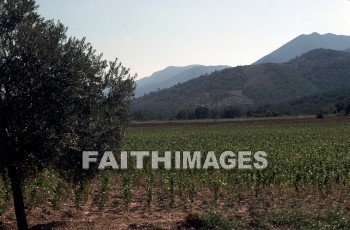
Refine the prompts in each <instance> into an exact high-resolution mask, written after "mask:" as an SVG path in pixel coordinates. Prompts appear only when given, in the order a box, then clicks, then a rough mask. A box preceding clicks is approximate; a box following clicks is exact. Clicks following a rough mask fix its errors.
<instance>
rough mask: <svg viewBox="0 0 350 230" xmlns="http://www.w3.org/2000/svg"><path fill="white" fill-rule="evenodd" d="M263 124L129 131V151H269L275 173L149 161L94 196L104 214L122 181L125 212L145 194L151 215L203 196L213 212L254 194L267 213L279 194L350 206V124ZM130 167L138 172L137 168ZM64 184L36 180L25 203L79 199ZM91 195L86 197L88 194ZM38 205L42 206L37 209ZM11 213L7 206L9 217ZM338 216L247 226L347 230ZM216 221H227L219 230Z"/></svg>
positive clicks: (285, 214)
mask: <svg viewBox="0 0 350 230" xmlns="http://www.w3.org/2000/svg"><path fill="white" fill-rule="evenodd" d="M334 119H335V118H334ZM338 119H339V118H338ZM261 121H262V122H261V123H255V124H256V125H255V126H253V125H247V123H240V122H238V123H235V125H228V126H216V125H211V126H209V125H203V126H193V125H192V126H184V127H182V125H181V124H179V126H175V127H171V128H168V127H166V126H165V127H159V126H158V127H156V126H155V127H152V126H151V127H149V128H131V129H129V130H128V131H127V136H126V139H125V146H124V148H123V149H124V150H129V151H130V150H135V149H142V150H149V151H152V150H158V151H159V152H162V151H166V150H169V151H173V152H174V151H179V150H188V151H192V152H193V151H194V150H198V151H201V152H203V153H207V152H208V151H215V153H216V154H220V153H221V152H223V151H225V150H232V151H233V152H235V153H237V152H238V151H240V150H250V151H253V152H254V151H258V150H264V151H266V152H267V153H268V168H267V169H265V170H262V171H259V170H252V171H251V170H247V171H245V170H237V169H233V170H224V169H221V170H215V171H214V170H212V169H208V170H207V171H203V170H175V169H174V170H165V169H160V170H151V169H150V168H149V167H150V164H151V161H150V159H148V158H146V159H145V164H146V165H147V167H146V168H145V169H143V170H137V169H132V168H131V169H128V171H111V172H108V173H107V174H103V175H101V177H100V179H99V180H95V181H94V183H95V187H97V188H99V189H97V190H96V189H95V191H96V194H97V197H99V198H98V199H97V200H98V204H99V208H100V209H101V210H103V209H104V208H105V206H106V203H107V202H108V200H111V199H114V198H113V197H111V196H110V195H109V193H110V192H112V191H113V188H112V187H111V186H112V184H115V181H120V183H117V186H116V187H114V189H117V190H120V191H121V194H122V199H123V202H124V204H123V203H120V204H119V205H121V206H124V207H125V209H126V210H128V208H129V206H130V204H131V203H132V202H134V201H135V200H134V199H135V198H134V195H135V193H136V192H138V191H144V192H143V193H142V194H144V195H143V200H144V207H145V209H146V208H148V209H150V207H151V206H152V205H155V204H156V203H159V202H164V203H165V204H166V205H167V206H168V207H169V208H171V207H174V206H175V207H176V206H177V205H179V203H183V202H185V203H188V204H189V205H191V204H193V203H194V202H195V201H198V200H201V199H203V197H202V196H201V195H203V193H204V194H205V199H206V200H207V201H208V202H209V204H210V207H211V208H212V209H214V210H215V207H217V205H218V203H219V202H223V201H225V202H236V201H237V200H240V199H243V198H242V197H244V196H247V194H248V196H249V197H252V199H257V200H255V201H254V207H255V206H259V207H260V206H261V207H264V208H263V209H264V210H265V209H266V208H268V207H270V206H268V207H267V206H265V205H264V203H261V202H264V197H265V198H266V197H268V196H269V195H267V194H270V193H273V197H274V199H276V198H277V197H278V196H282V195H283V194H284V195H285V194H286V193H296V194H303V193H305V192H309V193H311V197H312V194H315V192H313V191H317V192H318V191H320V192H321V193H322V194H331V191H332V190H333V188H335V189H336V190H337V191H344V192H341V193H339V194H337V195H334V194H333V195H332V200H334V199H336V200H337V199H340V200H342V199H347V197H348V195H347V193H346V191H348V188H349V186H350V184H349V181H350V165H349V162H350V156H349V154H347V153H348V150H349V148H350V145H349V143H348V141H347V140H348V139H349V138H350V123H349V121H348V120H347V119H340V121H337V119H335V120H334V122H329V121H328V120H327V119H326V120H325V121H323V122H321V123H320V122H318V121H317V120H316V118H309V120H308V123H306V124H305V123H301V124H295V123H298V121H297V120H295V121H292V123H280V124H279V123H278V119H277V120H275V121H274V120H271V121H274V123H273V124H270V123H266V124H265V123H264V122H263V121H265V120H264V119H262V120H261ZM266 121H269V120H266ZM326 121H327V122H326ZM331 121H332V120H331ZM293 123H294V124H293ZM194 140H195V141H194ZM130 164H131V165H133V162H130ZM40 178H42V179H40ZM58 178H61V176H60V174H57V173H55V172H54V171H52V170H50V171H49V173H48V174H47V175H46V176H45V175H44V176H42V177H39V178H38V177H37V179H36V180H27V181H26V182H25V187H26V188H28V189H26V190H25V191H26V192H25V194H24V195H25V200H28V201H30V202H29V203H30V204H31V205H32V206H33V207H35V206H37V205H39V204H40V203H44V201H45V200H54V199H57V197H61V199H66V198H64V197H67V196H69V194H72V192H67V190H68V191H70V190H71V189H72V187H71V186H69V184H64V185H62V184H61V183H62V182H63V180H58ZM65 183H66V182H65ZM3 186H5V184H3ZM119 186H121V187H119ZM3 188H6V186H5V187H3ZM1 191H6V189H1ZM161 191H162V192H161ZM91 192H92V190H91V189H87V194H90V195H89V196H91ZM160 192H161V193H160ZM84 193H85V192H84V191H83V190H82V191H81V194H84ZM86 196H88V195H83V196H82V198H81V200H82V201H81V202H84V201H83V200H84V199H86V198H84V197H86ZM294 196H296V195H294ZM301 196H302V195H301ZM338 196H339V197H338ZM1 198H2V200H3V201H4V200H6V199H7V198H6V195H5V192H4V194H3V195H1ZM38 199H40V200H41V201H40V202H37V200H38ZM231 199H232V200H231ZM249 199H250V198H249ZM111 202H112V201H111ZM252 202H253V201H252ZM265 202H267V201H265ZM271 202H273V201H271ZM291 202H292V203H293V202H296V201H294V200H292V201H291ZM2 203H4V202H2ZM27 203H28V202H27ZM0 204H1V202H0ZM51 205H52V207H53V206H54V205H55V203H54V202H51ZM7 208H8V207H6V206H2V209H3V210H6V209H7ZM332 208H334V207H332ZM336 208H337V209H338V211H339V215H337V216H335V215H331V214H327V213H323V212H322V213H314V212H315V210H314V209H313V210H312V212H311V213H313V214H310V213H309V211H311V210H308V209H306V210H303V211H302V213H292V212H291V210H289V209H288V208H287V209H286V210H287V211H282V210H280V209H274V208H272V207H270V208H269V209H268V210H269V212H267V213H266V212H265V211H264V212H263V211H261V212H260V211H259V212H258V213H256V214H254V216H253V217H250V218H254V220H250V221H248V222H249V224H252V223H251V221H253V222H254V223H255V224H259V225H260V224H261V225H262V226H266V225H267V226H275V227H278V226H280V227H285V228H290V227H296V228H298V226H300V224H302V223H304V224H303V225H305V226H310V228H311V227H312V226H321V225H326V224H327V225H329V226H340V228H343V229H346V228H347V226H349V223H348V222H347V221H345V220H346V218H349V217H350V216H349V215H350V213H349V212H348V210H347V209H343V208H342V206H337V207H336ZM314 214H317V215H316V216H315V215H314ZM203 218H204V219H205V220H204V222H203V223H205V224H206V226H211V227H212V226H214V225H215V223H217V224H219V223H220V224H222V226H236V227H237V226H238V227H237V228H239V226H241V224H248V223H247V222H244V221H243V220H238V219H235V220H233V219H228V220H226V219H225V218H226V217H222V216H220V214H215V213H209V214H208V215H207V216H205V217H203ZM223 218H224V219H223ZM344 218H345V219H344ZM217 220H220V221H219V222H216V221H217ZM343 220H344V221H343ZM242 221H243V222H244V223H243V222H242ZM203 226H204V225H203ZM211 227H208V228H211ZM228 228H229V227H228ZM244 228H247V226H245V227H244Z"/></svg>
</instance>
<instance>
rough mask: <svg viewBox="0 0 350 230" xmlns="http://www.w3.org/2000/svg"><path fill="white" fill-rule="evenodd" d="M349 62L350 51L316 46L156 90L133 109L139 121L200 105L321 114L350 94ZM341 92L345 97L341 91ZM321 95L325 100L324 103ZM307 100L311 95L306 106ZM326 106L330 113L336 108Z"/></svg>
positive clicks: (133, 105)
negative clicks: (291, 56) (296, 54)
mask: <svg viewBox="0 0 350 230" xmlns="http://www.w3.org/2000/svg"><path fill="white" fill-rule="evenodd" d="M349 66H350V53H346V52H341V51H334V50H324V49H318V50H313V51H310V52H308V53H306V54H304V55H302V56H300V57H297V58H295V59H293V60H291V61H289V62H287V63H283V64H272V63H268V64H259V65H250V66H239V67H235V68H229V69H224V70H221V71H216V72H214V73H212V74H210V75H206V76H201V77H199V78H196V79H193V80H190V81H188V82H185V83H183V84H179V85H176V86H174V87H172V88H170V89H164V90H160V91H158V92H154V93H150V94H148V95H146V96H144V97H141V98H136V99H135V100H134V101H133V103H132V106H131V111H132V115H133V117H135V118H136V119H139V120H150V119H155V120H157V119H174V118H176V117H177V115H181V116H179V117H183V116H182V114H183V113H184V112H186V111H188V112H190V113H191V112H193V111H195V109H196V108H198V107H205V108H208V109H209V110H213V111H215V110H216V111H219V113H223V111H224V110H225V108H228V107H236V108H239V109H240V110H241V111H242V113H243V114H246V113H247V112H248V111H249V110H254V111H256V112H255V113H256V114H261V113H267V112H268V111H270V112H271V113H273V112H276V113H279V114H303V113H304V114H305V113H312V114H315V113H317V112H319V111H315V109H316V108H319V105H322V107H326V106H332V103H333V102H331V100H332V97H333V98H334V97H338V98H340V97H343V96H345V97H346V98H350V94H349V91H348V90H347V91H346V89H348V88H349V87H350V78H349V75H350V67H349ZM337 91H339V92H337ZM340 91H341V95H340V94H338V93H340ZM332 95H333V96H332ZM319 98H324V101H322V100H319ZM304 99H307V101H305V104H303V103H304V102H303V101H304ZM341 100H342V99H341ZM341 100H339V101H341ZM295 102H299V104H301V105H296V103H295ZM269 107H270V108H269ZM309 107H311V108H309ZM308 108H309V109H308ZM325 109H327V111H329V109H330V108H325ZM259 110H260V111H259ZM179 112H181V114H179ZM188 112H187V113H188ZM188 117H189V116H188ZM209 117H211V116H209ZM219 117H220V115H219ZM221 117H222V116H221Z"/></svg>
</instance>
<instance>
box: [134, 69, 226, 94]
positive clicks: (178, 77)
mask: <svg viewBox="0 0 350 230" xmlns="http://www.w3.org/2000/svg"><path fill="white" fill-rule="evenodd" d="M229 67H230V66H224V65H219V66H203V65H189V66H181V67H176V66H169V67H167V68H165V69H163V70H160V71H158V72H155V73H153V74H152V75H151V76H149V77H145V78H142V79H140V80H138V81H136V90H135V97H140V96H143V95H145V94H147V93H150V92H153V91H157V90H161V89H165V88H169V87H171V86H173V85H176V84H178V83H182V82H186V81H188V80H190V79H193V78H197V77H199V76H200V75H204V74H210V73H212V72H213V71H216V70H222V69H225V68H229Z"/></svg>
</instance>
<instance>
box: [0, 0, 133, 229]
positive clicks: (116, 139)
mask: <svg viewBox="0 0 350 230" xmlns="http://www.w3.org/2000/svg"><path fill="white" fill-rule="evenodd" d="M36 9H37V6H36V4H35V1H33V0H23V1H16V0H0V112H1V113H0V170H1V172H2V173H4V174H8V176H9V177H10V180H11V185H12V189H13V190H16V191H13V192H14V201H15V209H16V215H17V221H21V220H20V219H23V214H24V207H20V206H23V201H20V200H21V199H23V198H22V197H21V196H22V195H21V191H20V188H21V185H22V183H23V182H24V181H25V180H26V179H30V176H31V175H33V174H35V173H37V172H39V171H41V170H43V169H44V168H47V167H53V168H57V169H59V172H61V173H62V175H64V176H65V178H66V179H69V180H73V181H82V180H84V179H89V178H91V177H92V176H94V174H95V173H96V170H90V171H83V170H82V167H81V152H82V151H83V150H93V149H94V150H101V151H103V150H107V149H108V150H111V149H118V148H120V146H121V143H122V142H121V140H122V137H123V133H124V129H125V126H126V124H127V121H128V117H127V109H128V106H129V103H130V101H131V98H132V96H133V90H134V88H135V86H134V77H131V76H130V74H129V70H128V69H127V68H125V67H123V66H122V65H121V64H120V63H119V62H118V61H117V60H115V61H113V62H107V61H105V60H103V59H102V55H97V54H96V52H95V50H94V49H93V47H92V46H91V44H89V43H87V42H86V41H85V39H81V40H80V39H77V38H71V37H70V38H68V37H67V36H66V31H67V28H66V27H64V26H63V25H62V24H61V23H60V22H54V21H53V20H50V21H48V20H45V19H44V18H42V17H41V16H39V15H38V14H37V12H36ZM21 203H22V204H21ZM20 212H22V216H21V214H20ZM24 215H25V214H24ZM18 226H19V228H26V227H27V226H26V221H25V220H22V222H21V223H19V225H18Z"/></svg>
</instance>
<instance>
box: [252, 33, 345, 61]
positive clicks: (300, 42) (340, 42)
mask: <svg viewBox="0 0 350 230" xmlns="http://www.w3.org/2000/svg"><path fill="white" fill-rule="evenodd" d="M318 48H323V49H332V50H339V51H340V50H344V49H348V48H350V36H344V35H334V34H324V35H321V34H318V33H312V34H309V35H305V34H303V35H300V36H298V37H296V38H294V39H293V40H291V41H290V42H288V43H286V44H285V45H283V46H282V47H280V48H278V49H277V50H275V51H273V52H272V53H270V54H268V55H266V56H264V57H263V58H261V59H260V60H258V61H257V62H255V63H254V64H261V63H283V62H287V61H289V60H290V59H292V58H295V57H297V56H300V55H302V54H303V53H306V52H308V51H310V50H313V49H318Z"/></svg>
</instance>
